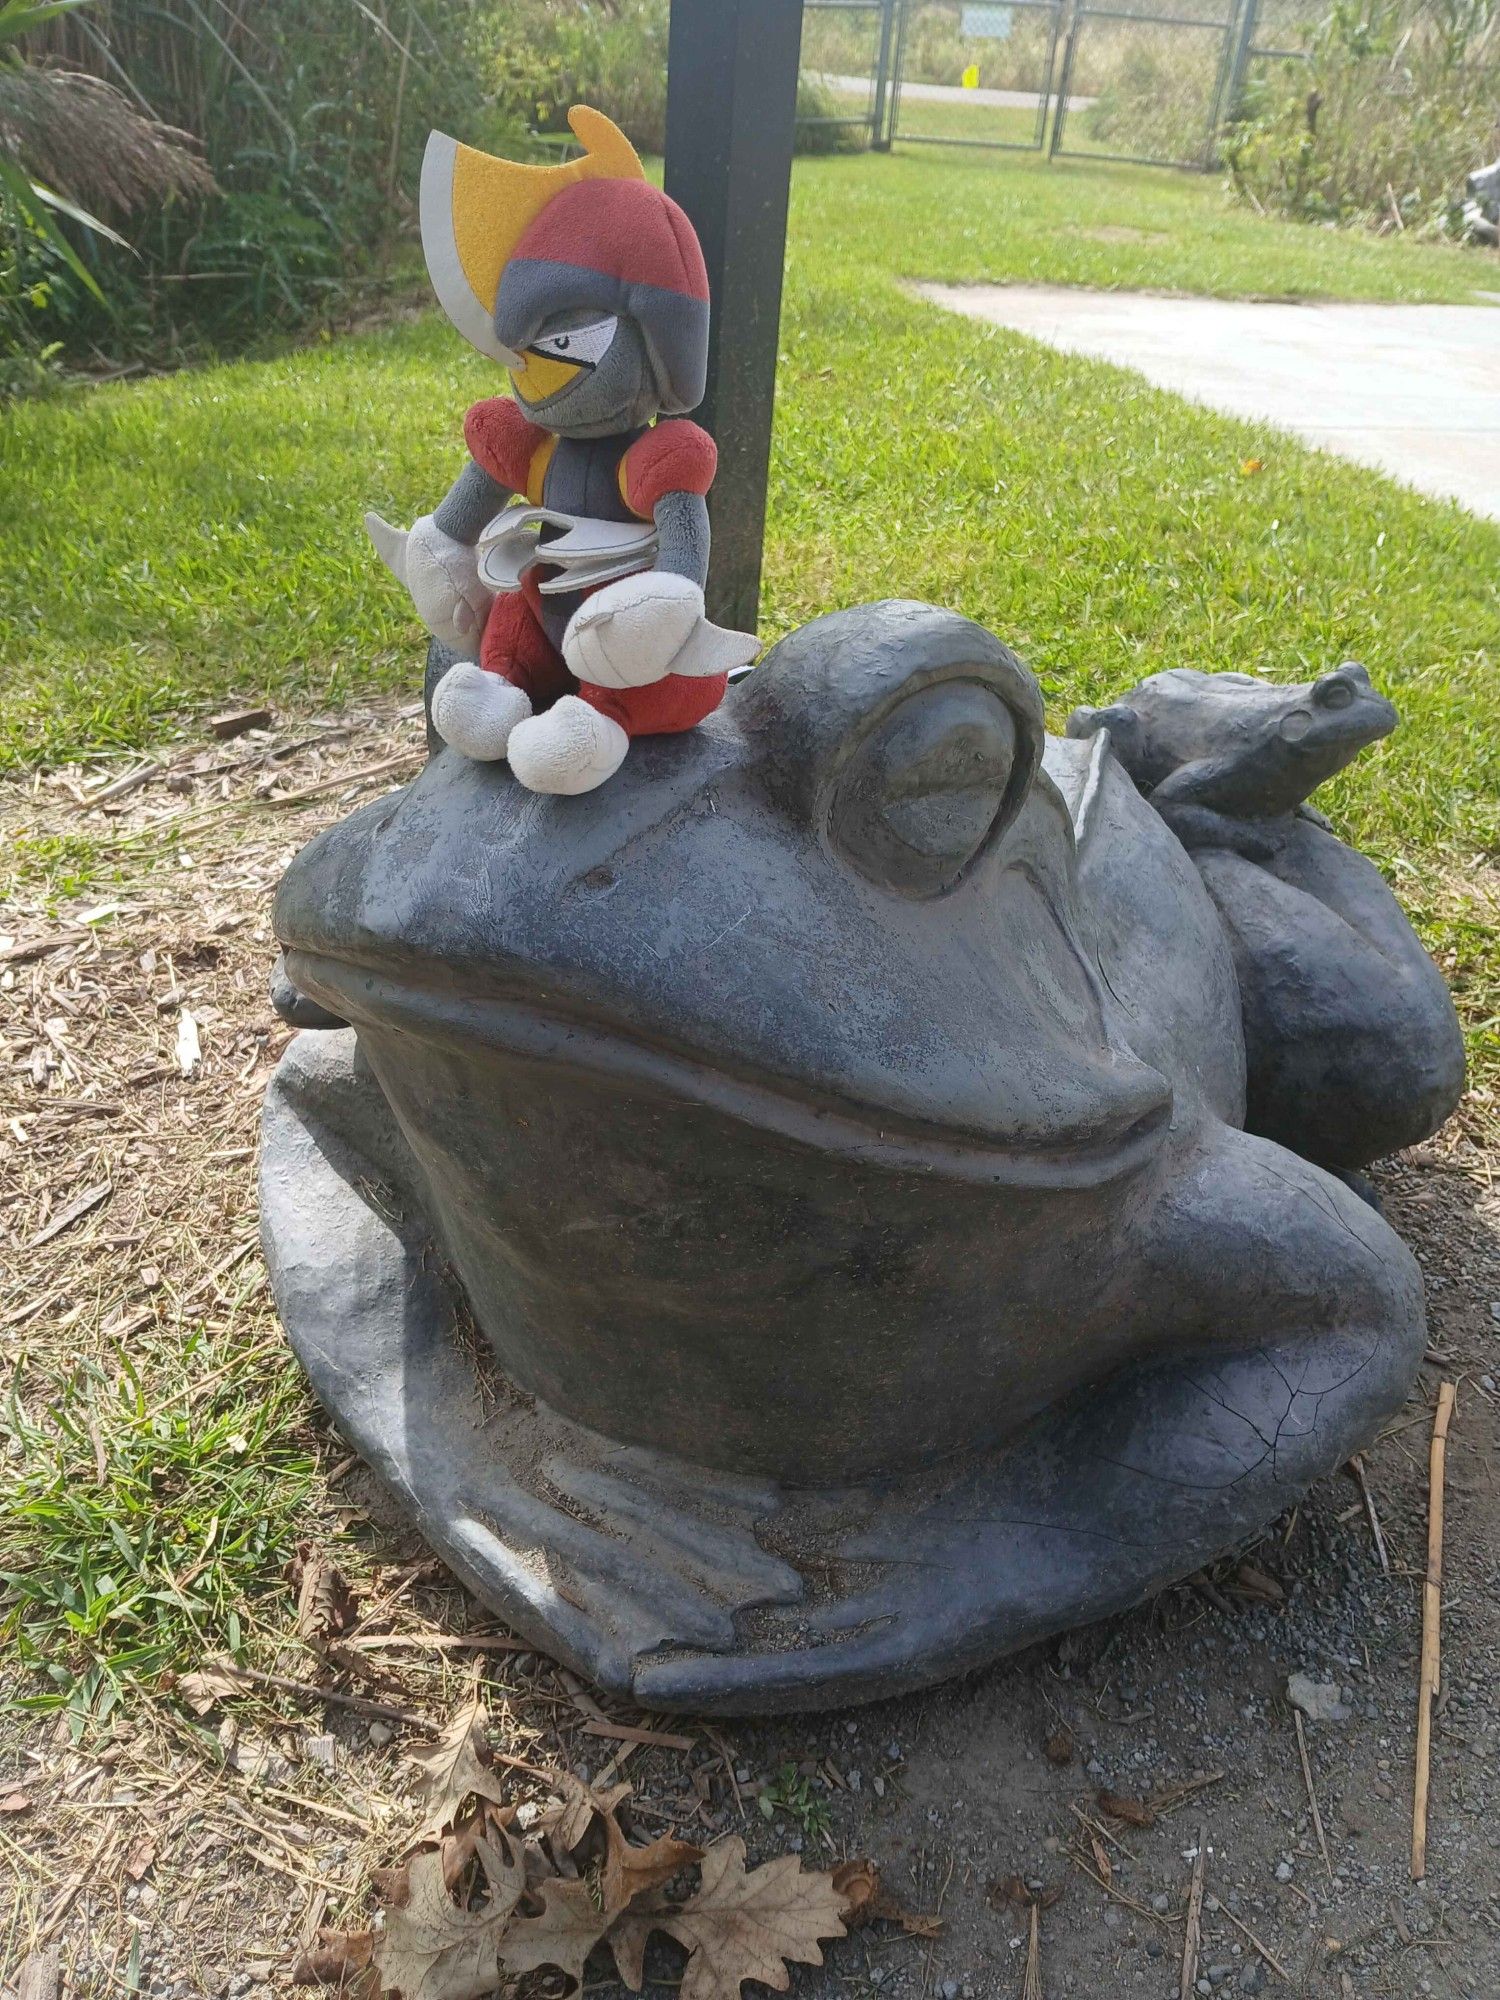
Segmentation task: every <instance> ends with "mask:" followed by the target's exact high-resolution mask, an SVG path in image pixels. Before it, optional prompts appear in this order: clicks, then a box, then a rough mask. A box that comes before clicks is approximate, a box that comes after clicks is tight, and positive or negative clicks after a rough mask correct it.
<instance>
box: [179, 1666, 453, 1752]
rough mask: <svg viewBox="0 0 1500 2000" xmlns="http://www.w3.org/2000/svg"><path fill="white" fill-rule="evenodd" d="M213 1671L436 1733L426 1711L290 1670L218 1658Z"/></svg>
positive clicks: (225, 1676) (384, 1720)
mask: <svg viewBox="0 0 1500 2000" xmlns="http://www.w3.org/2000/svg"><path fill="white" fill-rule="evenodd" d="M213 1671H214V1672H215V1673H216V1674H222V1675H223V1676H224V1678H225V1679H226V1680H246V1681H253V1682H255V1683H256V1685H257V1686H259V1687H268V1688H276V1689H277V1690H278V1691H279V1692H280V1693H281V1694H301V1695H307V1696H309V1697H310V1698H311V1699H312V1700H314V1701H331V1702H332V1703H333V1704H334V1705H335V1707H337V1708H352V1709H353V1710H354V1711H355V1712H356V1713H357V1714H359V1715H373V1716H376V1717H378V1718H379V1719H380V1720H381V1721H382V1722H401V1723H404V1724H405V1725H406V1727H407V1728H408V1729H425V1730H426V1731H427V1732H428V1734H429V1735H434V1736H435V1735H436V1734H437V1731H438V1724H437V1723H435V1722H429V1721H428V1720H427V1717H426V1716H425V1715H415V1714H413V1712H412V1711H411V1709H409V1708H392V1707H391V1706H390V1705H389V1703H387V1702H383V1701H367V1700H366V1699H365V1697H364V1696H363V1695H360V1694H344V1693H342V1692H341V1691H340V1690H339V1689H338V1688H328V1687H319V1686H318V1684H317V1682H316V1681H296V1680H292V1679H291V1677H290V1676H289V1675H287V1674H267V1673H262V1671H261V1669H260V1668H259V1667H242V1666H240V1665H239V1664H238V1663H237V1662H236V1663H235V1664H233V1665H231V1664H230V1662H229V1661H228V1660H222V1661H215V1662H214V1667H213Z"/></svg>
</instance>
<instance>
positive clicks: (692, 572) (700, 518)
mask: <svg viewBox="0 0 1500 2000" xmlns="http://www.w3.org/2000/svg"><path fill="white" fill-rule="evenodd" d="M652 518H653V520H654V521H655V522H656V534H657V556H656V567H657V569H659V570H663V571H665V572H666V573H667V574H668V575H669V576H685V577H686V578H687V579H688V581H689V582H690V583H696V584H697V586H698V588H699V589H700V590H701V589H702V588H703V586H704V584H705V583H706V582H707V580H708V503H707V502H706V501H705V500H704V498H703V496H702V495H701V494H699V493H663V495H662V496H661V498H660V499H659V500H658V501H657V503H656V505H655V507H654V508H653V509H652Z"/></svg>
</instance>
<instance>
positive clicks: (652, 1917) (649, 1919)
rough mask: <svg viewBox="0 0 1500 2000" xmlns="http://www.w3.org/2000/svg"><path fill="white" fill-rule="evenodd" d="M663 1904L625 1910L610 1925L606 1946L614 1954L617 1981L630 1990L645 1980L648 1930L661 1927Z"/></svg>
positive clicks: (636, 1988)
mask: <svg viewBox="0 0 1500 2000" xmlns="http://www.w3.org/2000/svg"><path fill="white" fill-rule="evenodd" d="M665 1907H666V1906H665V1905H663V1904H646V1905H644V1906H643V1907H641V1908H638V1909H634V1910H626V1911H625V1912H624V1914H623V1915H621V1916H619V1917H617V1918H616V1919H615V1921H614V1923H613V1924H612V1925H611V1926H610V1930H609V1948H610V1950H611V1951H612V1952H613V1953H614V1955H615V1965H616V1968H617V1969H618V1971H619V1974H620V1984H621V1985H622V1986H624V1987H626V1988H627V1989H628V1991H630V1992H631V1993H639V1992H640V1990H641V1988H642V1987H643V1986H644V1985H645V1983H646V1944H647V1941H648V1939H649V1938H650V1936H651V1933H652V1932H653V1931H654V1930H657V1929H659V1928H660V1925H661V1918H662V1911H663V1909H664V1908H665Z"/></svg>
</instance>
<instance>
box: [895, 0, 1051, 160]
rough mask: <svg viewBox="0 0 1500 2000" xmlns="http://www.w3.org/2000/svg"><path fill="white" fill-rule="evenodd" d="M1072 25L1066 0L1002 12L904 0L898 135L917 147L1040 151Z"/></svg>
mask: <svg viewBox="0 0 1500 2000" xmlns="http://www.w3.org/2000/svg"><path fill="white" fill-rule="evenodd" d="M1064 19H1065V0H1005V4H1004V5H999V6H995V5H977V6H976V5H968V4H954V0H904V4H903V5H902V6H901V7H900V9H899V14H898V18H897V23H896V48H895V57H894V62H893V72H894V76H893V82H892V86H891V93H890V95H891V111H890V132H891V136H892V137H893V138H896V139H903V140H912V141H915V142H916V143H918V144H919V145H930V146H1001V147H1011V148H1014V149H1017V150H1020V151H1026V152H1040V151H1041V150H1042V148H1043V147H1044V146H1045V145H1046V143H1047V119H1048V115H1049V112H1050V110H1051V106H1052V90H1053V75H1054V72H1055V70H1056V67H1057V56H1058V48H1059V45H1060V42H1061V37H1062V31H1063V23H1064Z"/></svg>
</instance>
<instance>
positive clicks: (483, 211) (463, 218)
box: [420, 104, 646, 365]
mask: <svg viewBox="0 0 1500 2000" xmlns="http://www.w3.org/2000/svg"><path fill="white" fill-rule="evenodd" d="M568 123H569V125H570V126H571V127H572V128H573V132H574V135H575V137H576V138H577V139H578V142H579V144H580V145H581V146H582V147H583V152H582V154H581V155H580V157H579V158H578V159H576V160H569V161H567V162H566V163H565V164H564V165H562V166H558V167H528V166H520V165H518V164H517V163H516V162H515V161H513V160H497V159H495V158H494V157H493V156H492V155H491V154H489V153H481V152H479V151H477V150H476V149H475V148H474V147H473V146H463V145H460V144H459V142H458V141H457V140H456V139H450V138H449V137H448V135H447V133H446V132H434V133H433V134H432V136H431V137H430V138H429V139H428V141H427V152H426V155H425V157H424V158H423V161H422V186H421V199H420V210H421V225H422V249H423V252H424V254H425V256H426V258H427V271H428V275H429V276H430V277H431V279H432V286H433V290H434V291H435V292H436V293H437V296H438V302H439V304H440V305H441V306H442V308H443V311H444V312H445V313H447V315H448V317H449V319H451V320H452V322H453V324H454V325H455V326H456V327H457V328H458V330H459V332H460V333H461V334H462V335H463V337H464V339H465V340H467V341H468V342H469V343H470V345H471V346H474V347H477V348H478V349H479V351H480V353H481V354H488V355H489V356H490V357H491V359H492V360H495V361H503V362H505V363H506V364H507V365H512V364H513V363H514V362H515V360H516V356H515V354H514V352H513V351H512V350H511V349H509V348H507V347H505V346H504V345H503V344H502V342H501V340H500V338H499V335H498V334H497V333H496V331H495V326H494V317H493V315H494V309H495V294H496V292H497V291H498V290H499V287H500V279H501V276H502V274H503V272H504V270H505V267H506V265H507V263H509V261H510V258H511V254H512V252H513V251H514V249H515V247H516V244H517V243H518V242H519V241H520V239H521V237H522V236H523V235H524V234H525V232H526V230H527V229H528V228H529V227H530V225H531V224H532V223H533V222H534V221H535V220H536V218H537V217H538V216H539V215H540V214H541V212H542V210H543V209H544V208H546V206H547V205H548V203H549V202H551V201H552V200H553V199H554V198H555V197H556V196H557V195H559V194H561V193H562V192H563V190H564V189H565V188H569V187H572V186H574V185H575V184H576V183H577V182H579V181H589V180H607V181H609V180H612V181H643V180H644V179H645V178H646V175H645V170H644V168H643V167H642V166H641V163H640V160H639V158H638V157H637V154H636V150H635V148H634V147H633V146H632V145H631V143H630V141H629V140H628V139H627V138H626V137H625V134H624V133H623V132H622V131H621V130H620V129H619V127H618V126H617V125H615V124H613V123H612V122H611V121H610V120H609V119H608V118H606V117H605V116H604V114H603V112H601V111H591V110H590V109H589V107H588V106H587V105H585V104H575V105H574V107H573V109H572V110H571V111H570V112H569V113H568Z"/></svg>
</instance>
